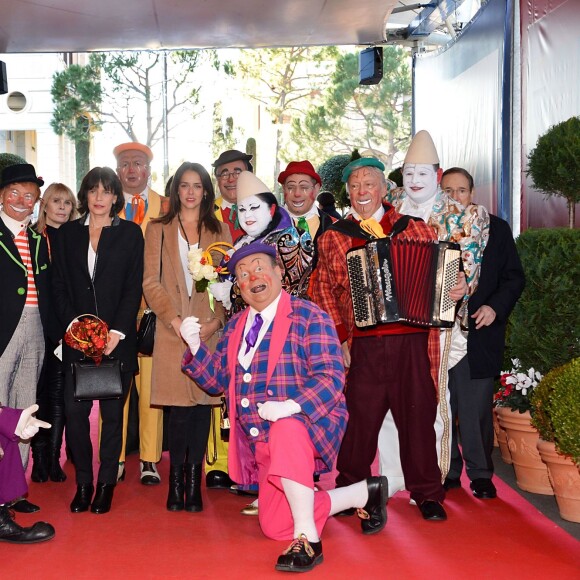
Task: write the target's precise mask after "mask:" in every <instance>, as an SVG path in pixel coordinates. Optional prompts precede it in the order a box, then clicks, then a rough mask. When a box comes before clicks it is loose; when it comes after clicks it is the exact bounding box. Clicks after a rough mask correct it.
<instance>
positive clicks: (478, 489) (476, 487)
mask: <svg viewBox="0 0 580 580" xmlns="http://www.w3.org/2000/svg"><path fill="white" fill-rule="evenodd" d="M469 487H470V488H471V491H472V492H473V495H474V496H475V497H476V498H478V499H494V498H495V497H497V490H496V489H495V485H493V482H492V481H491V479H486V478H479V479H474V480H473V481H472V482H471V483H470V484H469Z"/></svg>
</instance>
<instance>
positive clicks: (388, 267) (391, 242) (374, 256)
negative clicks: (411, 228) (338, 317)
mask: <svg viewBox="0 0 580 580" xmlns="http://www.w3.org/2000/svg"><path fill="white" fill-rule="evenodd" d="M346 260H347V268H348V276H349V280H350V289H351V296H352V303H353V308H354V319H355V324H356V326H357V327H358V328H366V327H369V326H375V325H377V324H387V323H391V322H405V323H407V324H412V325H416V326H424V327H429V326H436V327H443V328H450V327H451V326H453V322H454V320H455V308H456V303H455V302H454V301H453V300H451V299H450V298H449V289H450V288H452V287H453V286H454V285H455V284H456V282H457V274H458V272H459V267H460V260H461V250H460V248H459V245H458V244H454V243H451V242H437V241H419V240H409V239H404V238H403V239H399V238H381V239H378V240H371V241H369V242H367V243H366V244H365V245H364V246H363V247H361V248H353V249H351V250H349V251H348V252H347V255H346Z"/></svg>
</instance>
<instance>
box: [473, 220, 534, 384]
mask: <svg viewBox="0 0 580 580" xmlns="http://www.w3.org/2000/svg"><path fill="white" fill-rule="evenodd" d="M490 220H491V221H490V230H489V241H488V244H487V246H486V248H485V250H484V252H483V261H482V264H481V274H480V277H479V286H478V287H477V290H476V291H475V294H474V295H473V296H472V297H471V298H470V299H469V334H468V336H467V356H468V360H469V368H470V370H471V378H473V379H482V378H487V377H495V376H497V375H499V374H500V371H501V366H502V363H503V353H504V349H505V330H506V324H507V320H508V317H509V315H510V313H511V311H512V310H513V308H514V306H515V305H516V302H517V301H518V299H519V297H520V295H521V293H522V291H523V289H524V285H525V277H524V270H523V268H522V264H521V262H520V258H519V256H518V252H517V249H516V245H515V242H514V239H513V235H512V231H511V228H510V226H509V224H508V223H507V222H506V221H504V220H502V219H501V218H498V217H497V216H494V215H490ZM484 304H485V305H487V306H491V307H492V308H493V309H494V310H495V313H496V318H495V320H494V321H493V323H492V324H491V325H490V326H484V327H483V328H480V329H479V330H476V329H475V320H474V319H473V318H471V315H472V314H473V313H474V312H475V311H476V310H477V309H478V308H479V307H480V306H482V305H484Z"/></svg>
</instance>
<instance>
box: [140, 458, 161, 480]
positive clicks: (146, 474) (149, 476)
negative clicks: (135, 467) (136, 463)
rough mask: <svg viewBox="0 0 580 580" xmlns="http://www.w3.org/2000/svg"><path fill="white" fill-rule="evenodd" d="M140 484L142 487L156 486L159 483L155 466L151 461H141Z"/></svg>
mask: <svg viewBox="0 0 580 580" xmlns="http://www.w3.org/2000/svg"><path fill="white" fill-rule="evenodd" d="M141 483H142V484H143V485H157V484H159V483H161V478H160V477H159V472H158V471H157V466H156V465H155V463H153V462H152V461H141Z"/></svg>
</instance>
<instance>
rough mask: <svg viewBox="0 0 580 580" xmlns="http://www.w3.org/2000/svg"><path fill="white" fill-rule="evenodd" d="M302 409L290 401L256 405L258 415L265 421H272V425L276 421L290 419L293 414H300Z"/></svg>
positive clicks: (267, 402)
mask: <svg viewBox="0 0 580 580" xmlns="http://www.w3.org/2000/svg"><path fill="white" fill-rule="evenodd" d="M301 410H302V408H301V407H300V405H299V404H298V403H297V402H296V401H293V400H292V399H286V400H285V401H266V402H265V403H258V415H260V417H262V419H264V420H265V421H272V423H274V422H275V421H277V420H278V419H284V418H286V417H290V416H291V415H294V414H295V413H300V411H301Z"/></svg>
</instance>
